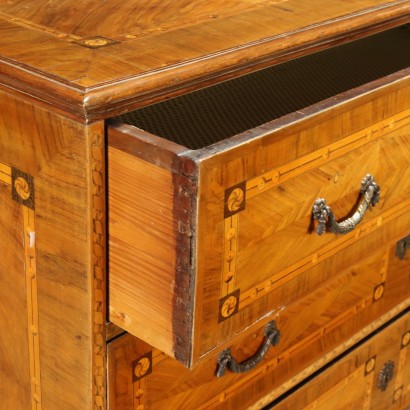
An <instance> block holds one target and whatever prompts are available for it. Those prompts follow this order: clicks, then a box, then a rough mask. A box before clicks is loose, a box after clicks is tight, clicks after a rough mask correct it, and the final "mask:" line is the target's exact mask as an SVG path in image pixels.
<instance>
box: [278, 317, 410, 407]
mask: <svg viewBox="0 0 410 410" xmlns="http://www.w3.org/2000/svg"><path fill="white" fill-rule="evenodd" d="M409 368H410V313H409V312H408V313H407V315H405V316H404V317H401V318H400V319H398V320H397V321H396V322H394V323H392V324H391V325H390V326H388V327H386V328H385V329H384V330H383V331H382V332H381V333H379V334H377V335H375V336H374V337H372V338H371V339H370V340H369V341H367V342H366V343H365V344H364V345H361V346H360V347H358V348H356V349H355V350H353V352H351V353H349V354H348V355H347V356H346V357H344V358H342V359H340V360H339V361H337V362H336V363H334V364H333V365H332V366H331V367H330V368H328V369H326V370H325V371H323V372H321V373H320V374H319V375H318V376H316V377H315V378H314V379H313V380H312V381H309V382H308V383H307V384H306V385H305V386H303V387H301V388H300V389H298V390H297V391H296V392H295V393H294V394H292V395H291V396H289V397H288V398H286V399H285V400H283V401H280V402H279V403H277V404H276V405H274V406H273V408H275V409H277V410H285V409H289V410H298V409H305V410H307V409H313V408H314V409H323V410H326V409H380V410H383V409H403V408H406V406H408V405H410V372H409V370H408V369H409Z"/></svg>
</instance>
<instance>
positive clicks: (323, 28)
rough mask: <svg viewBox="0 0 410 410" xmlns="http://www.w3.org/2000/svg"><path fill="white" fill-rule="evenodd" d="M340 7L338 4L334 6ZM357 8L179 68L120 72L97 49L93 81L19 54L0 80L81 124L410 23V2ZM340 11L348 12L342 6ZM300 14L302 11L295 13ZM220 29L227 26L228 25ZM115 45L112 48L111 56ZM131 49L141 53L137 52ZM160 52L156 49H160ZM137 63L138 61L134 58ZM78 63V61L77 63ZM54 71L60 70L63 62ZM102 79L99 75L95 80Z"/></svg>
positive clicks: (4, 63) (3, 61)
mask: <svg viewBox="0 0 410 410" xmlns="http://www.w3.org/2000/svg"><path fill="white" fill-rule="evenodd" d="M318 1H319V2H321V1H323V6H324V7H325V3H324V0H318ZM292 2H293V3H292ZM296 3H297V2H296V0H289V2H286V3H285V4H286V5H287V6H289V5H291V4H296ZM342 3H343V2H337V3H336V2H335V5H336V4H342ZM356 3H358V5H355V6H354V7H355V8H356V9H355V10H354V11H352V12H351V13H347V14H343V13H341V14H339V15H333V16H332V18H329V19H327V20H323V21H313V20H312V21H310V24H309V20H308V19H307V20H306V23H307V24H306V25H305V26H297V27H296V26H295V27H294V28H293V29H290V30H284V31H282V32H279V33H275V34H272V35H269V34H270V33H269V32H266V35H264V36H263V37H261V38H258V39H257V40H253V41H249V42H247V41H245V42H243V41H241V39H239V40H238V42H237V43H236V44H234V43H232V42H231V43H229V42H226V44H225V45H226V48H224V47H222V48H220V49H218V48H217V47H215V49H214V50H210V51H207V52H204V53H199V54H198V53H190V52H185V50H184V53H185V54H184V55H186V57H184V58H183V59H181V60H180V61H178V62H176V63H170V64H165V65H164V64H163V62H161V60H160V59H158V64H157V65H156V66H155V64H154V65H153V66H152V67H151V68H149V69H143V70H139V71H138V70H135V71H134V72H133V71H132V70H131V71H129V70H128V71H127V70H125V69H124V70H122V71H121V67H120V68H115V67H114V66H112V67H107V68H106V67H104V63H106V61H107V58H108V57H107V55H103V54H102V53H100V54H98V50H89V51H87V53H88V54H84V55H87V56H88V58H90V65H91V64H94V65H95V67H96V68H95V70H94V71H95V72H97V73H98V74H101V72H102V71H103V70H104V68H106V69H107V72H109V74H110V75H108V74H107V76H106V77H103V76H102V75H100V77H99V78H98V79H96V80H95V79H92V78H91V77H90V76H89V77H87V75H88V74H87V75H85V76H83V77H81V78H74V79H73V78H70V76H69V75H68V74H67V75H66V73H65V72H64V71H62V69H60V71H58V70H56V69H54V68H53V67H51V68H49V69H47V70H46V69H44V68H41V67H37V66H36V64H37V60H36V59H35V58H34V57H33V55H32V54H30V53H29V52H26V53H21V55H19V56H18V59H17V58H16V57H15V56H7V55H6V54H5V53H3V56H2V57H1V58H0V82H1V83H2V84H3V85H4V86H5V87H7V88H9V89H11V90H14V91H15V92H18V93H23V94H25V95H28V96H30V97H33V98H35V99H37V100H40V101H41V102H42V103H46V104H50V105H52V106H54V107H56V109H57V110H60V111H62V112H65V113H67V115H69V116H71V117H75V118H76V119H77V120H79V121H81V122H85V123H89V122H93V121H97V120H101V119H105V118H108V117H112V116H115V115H118V114H120V113H123V112H126V111H129V110H132V109H135V108H138V107H140V106H143V105H147V104H151V103H154V102H157V101H160V100H162V99H165V98H169V97H172V96H176V95H179V94H181V93H186V92H189V91H192V90H194V89H196V88H199V87H204V86H209V85H212V84H214V83H217V82H220V81H223V80H226V79H229V78H232V77H234V76H238V75H243V74H246V73H248V72H251V71H254V70H256V69H261V68H264V67H266V66H268V65H272V64H276V63H279V62H283V61H285V60H288V59H290V58H294V57H296V56H301V55H304V54H307V53H311V52H314V51H317V50H320V49H323V48H325V47H328V46H329V45H336V44H340V43H343V42H346V41H350V40H353V39H357V38H360V37H363V36H366V35H369V34H373V33H376V32H379V31H382V30H384V29H387V28H391V27H394V26H398V25H400V24H404V23H406V22H409V21H410V2H409V1H408V0H397V1H393V2H388V3H386V2H377V1H375V2H374V3H378V4H376V5H374V6H372V7H367V8H366V7H365V8H363V7H361V6H360V5H363V4H365V3H366V1H365V0H358V1H357V2H356ZM367 3H369V2H367ZM294 7H296V6H294ZM335 7H336V6H335ZM339 7H340V10H343V7H342V6H339ZM352 7H353V6H352ZM278 9H279V7H278ZM295 10H296V12H297V8H295ZM295 10H293V11H295ZM299 17H300V16H299ZM221 24H222V26H221V27H222V28H223V27H224V26H223V24H224V20H222V22H221ZM238 24H239V23H238ZM175 33H177V34H175ZM31 34H32V33H31V31H30V30H27V33H25V35H26V36H27V38H28V36H30V35H31ZM177 35H178V30H177V31H175V32H174V37H175V36H177ZM158 39H159V37H158ZM60 45H61V44H60V42H58V41H55V42H54V43H52V42H50V45H49V46H48V48H47V50H46V51H45V52H47V53H54V54H56V58H57V59H58V58H61V59H62V60H64V58H62V57H61V56H59V55H58V51H59V49H58V47H59V46H60ZM115 46H116V45H113V46H112V47H113V48H112V50H114V51H115ZM67 47H70V48H69V49H68V48H67ZM67 47H66V49H65V53H66V56H68V57H67V58H69V56H70V55H71V54H70V53H72V54H73V55H74V57H75V58H80V57H78V55H77V54H78V53H77V54H76V52H77V48H78V47H80V46H76V45H73V44H72V43H70V45H69V46H67ZM76 47H77V48H76ZM188 48H189V47H188ZM10 49H11V48H10ZM108 49H109V47H107V50H108ZM133 50H134V51H135V50H138V47H137V48H135V47H134V49H133ZM181 50H182V49H181ZM69 51H70V52H69ZM114 51H113V52H112V54H113V55H115V53H114ZM162 51H163V50H162V49H161V47H159V50H158V52H162ZM79 53H80V52H79ZM81 53H84V50H81ZM124 53H125V54H126V53H128V57H127V58H128V59H129V60H130V59H131V58H132V57H130V56H129V53H130V50H125V51H124ZM125 54H124V55H125ZM81 55H82V54H81ZM66 56H64V55H63V57H66ZM40 57H44V58H45V56H40ZM74 57H73V58H74ZM100 57H101V58H100ZM109 57H110V56H109ZM156 57H158V58H159V57H160V56H159V55H158V56H156ZM110 58H111V57H110ZM121 58H122V60H121V61H120V63H121V62H124V61H125V60H124V59H125V57H124V56H121ZM133 58H134V60H135V55H134V56H133ZM130 61H131V60H130ZM110 62H112V61H111V60H110ZM75 63H76V61H74V60H73V64H75ZM61 64H62V63H61ZM119 65H121V64H119ZM57 66H58V67H59V65H58V64H57V65H56V67H57ZM137 71H138V72H137ZM97 77H98V75H96V74H95V78H97Z"/></svg>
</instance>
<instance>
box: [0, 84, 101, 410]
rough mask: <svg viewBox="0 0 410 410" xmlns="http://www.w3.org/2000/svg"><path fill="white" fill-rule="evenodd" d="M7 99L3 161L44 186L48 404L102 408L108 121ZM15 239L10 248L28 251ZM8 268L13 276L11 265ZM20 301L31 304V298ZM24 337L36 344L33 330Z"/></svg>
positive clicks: (40, 210) (41, 298) (42, 297)
mask: <svg viewBox="0 0 410 410" xmlns="http://www.w3.org/2000/svg"><path fill="white" fill-rule="evenodd" d="M0 105H1V114H0V132H1V135H2V138H1V142H0V160H1V161H2V162H3V163H6V164H10V165H11V166H12V167H15V168H18V169H19V170H20V171H22V172H25V173H27V174H29V175H31V176H32V177H33V180H34V186H35V218H36V219H35V256H36V262H37V263H36V277H37V283H36V285H37V295H38V323H39V329H38V334H39V340H40V343H39V352H38V353H36V355H37V354H38V355H39V362H40V375H41V400H42V406H43V408H65V409H79V408H83V407H84V406H86V407H87V408H96V409H99V408H102V407H103V406H104V401H105V387H104V386H105V367H104V363H105V359H104V357H105V347H104V344H105V331H104V326H105V323H104V322H105V287H104V286H105V285H104V286H103V284H105V271H104V268H105V267H104V263H105V257H104V252H105V251H104V240H103V239H104V237H105V232H104V222H103V221H101V218H102V217H103V216H104V203H105V200H104V189H103V187H104V180H103V176H102V174H101V172H103V171H104V162H103V142H104V141H103V126H102V124H101V123H96V124H95V125H93V126H90V127H84V126H83V125H81V124H78V123H76V122H74V121H71V120H69V119H67V118H64V117H61V116H59V115H56V114H55V113H52V112H47V111H45V110H43V109H42V108H40V107H37V106H33V105H32V104H30V102H28V101H26V100H23V99H19V98H15V97H13V96H12V95H10V94H6V93H4V92H3V91H2V92H1V98H0ZM96 136H98V138H97V137H96ZM98 172H100V174H98ZM2 174H3V175H6V174H5V173H4V172H3V171H2ZM1 183H2V184H3V182H1ZM19 206H21V205H20V204H19ZM11 209H13V207H11ZM2 215H3V211H2ZM12 220H13V219H11V221H12ZM17 225H18V223H17ZM21 229H23V228H21ZM7 238H8V236H7ZM20 238H23V233H22V234H21V236H20ZM9 242H10V245H8V242H4V243H2V249H7V250H8V252H12V249H14V248H15V249H16V250H18V249H20V248H19V246H18V244H16V243H14V242H13V241H12V240H11V239H10V240H9ZM28 243H29V242H28ZM13 252H14V251H13ZM20 257H21V258H23V257H24V250H22V253H21V256H20ZM10 263H12V264H16V262H12V261H10ZM13 269H17V268H13ZM1 271H2V275H5V274H6V272H7V269H6V268H5V266H3V267H2V269H1ZM23 272H24V271H23ZM7 278H8V276H6V277H2V280H1V282H2V286H1V287H2V288H4V289H6V288H7V287H4V286H6V284H7V283H8V281H9V280H10V278H9V279H7ZM15 280H16V281H18V275H16V278H15ZM17 288H18V283H16V289H17ZM16 292H17V290H16ZM10 293H11V292H10ZM10 297H11V296H10ZM21 300H22V301H23V300H24V303H27V302H26V301H27V299H26V295H24V298H23V297H22V298H21ZM21 303H22V302H16V303H15V306H16V309H15V310H13V309H11V310H12V311H13V312H14V311H16V312H18V311H19V307H18V306H19V304H21ZM33 303H34V300H33ZM11 305H12V304H10V306H11ZM13 305H14V302H13ZM10 306H9V307H8V309H10ZM1 317H2V318H3V317H5V316H4V315H3V314H2V315H1ZM22 318H26V321H27V314H25V315H22ZM16 323H17V322H16ZM17 328H18V329H20V328H21V329H23V330H26V329H27V325H24V326H20V324H19V325H18V326H17V324H16V329H17ZM16 340H24V344H25V346H26V348H27V349H28V345H27V340H28V339H27V337H25V338H22V337H16ZM16 343H17V342H16ZM24 354H25V353H24V349H23V348H22V353H21V355H22V357H23V358H21V359H20V360H21V363H26V364H27V366H29V361H28V360H25V359H24ZM27 369H29V367H27ZM22 380H24V378H23V379H22ZM79 381H81V382H80V383H79ZM2 386H3V384H2ZM73 386H76V388H75V389H73ZM28 391H30V389H29V388H28ZM17 396H21V397H22V398H24V394H17V393H16V394H14V393H13V394H12V397H13V399H14V397H17ZM94 406H95V407H94ZM0 407H1V406H0ZM11 408H14V406H11ZM17 408H27V406H25V405H24V406H22V407H21V406H17Z"/></svg>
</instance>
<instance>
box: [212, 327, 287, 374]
mask: <svg viewBox="0 0 410 410" xmlns="http://www.w3.org/2000/svg"><path fill="white" fill-rule="evenodd" d="M279 341H280V332H279V330H278V328H277V327H276V323H275V321H271V322H269V323H268V324H267V325H266V328H265V340H264V341H263V342H262V344H261V345H260V346H259V349H258V350H257V352H256V353H255V354H254V355H253V356H252V357H250V358H249V359H246V360H244V361H243V362H241V363H238V362H237V361H236V359H235V358H234V357H233V356H232V353H231V349H225V350H224V351H222V352H221V353H220V354H219V357H218V367H217V369H216V376H217V377H222V376H223V375H224V374H225V370H226V369H229V370H230V371H231V372H234V373H244V372H247V371H248V370H252V369H253V368H254V367H255V366H256V365H257V364H258V363H260V362H261V361H262V359H263V358H264V357H265V355H266V353H267V352H268V350H269V348H270V347H271V346H272V345H273V346H276V345H277V344H278V343H279Z"/></svg>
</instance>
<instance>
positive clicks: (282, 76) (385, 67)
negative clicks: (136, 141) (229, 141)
mask: <svg viewBox="0 0 410 410" xmlns="http://www.w3.org/2000/svg"><path fill="white" fill-rule="evenodd" d="M409 66H410V25H406V26H403V27H399V28H395V29H392V30H389V31H387V32H384V33H380V34H376V35H373V36H371V37H368V38H364V39H361V40H357V41H354V42H351V43H347V44H344V45H341V46H337V47H334V48H330V49H327V50H325V51H321V52H318V53H315V54H312V55H309V56H305V57H301V58H298V59H295V60H291V61H288V62H285V63H282V64H278V65H276V66H273V67H269V68H267V69H264V70H261V71H258V72H255V73H252V74H248V75H245V76H243V77H238V78H235V79H233V80H229V81H226V82H223V83H220V84H217V85H214V86H211V87H208V88H205V89H202V90H199V91H195V92H192V93H189V94H185V95H182V96H180V97H176V98H173V99H170V100H167V101H164V102H161V103H157V104H154V105H151V106H147V107H144V108H141V109H138V110H136V111H132V112H129V113H126V114H123V115H121V116H119V117H118V119H119V120H120V121H121V122H123V123H126V124H131V125H134V126H136V127H138V128H141V129H143V130H146V131H148V132H150V133H152V134H156V135H159V136H160V137H163V138H166V139H168V140H171V141H174V142H176V143H178V144H181V145H184V146H186V147H188V148H190V149H198V148H202V147H205V146H208V145H211V144H213V143H215V142H217V141H220V140H223V139H225V138H227V137H230V136H233V135H235V134H238V133H240V132H243V131H246V130H248V129H251V128H255V127H257V126H259V125H262V124H264V123H266V122H268V121H271V120H274V119H276V118H279V117H281V116H283V115H285V114H289V113H291V112H293V111H296V110H300V109H302V108H304V107H307V106H309V105H311V104H314V103H316V102H319V101H321V100H324V99H326V98H329V97H331V96H334V95H336V94H339V93H341V92H343V91H347V90H349V89H351V88H354V87H357V86H360V85H362V84H365V83H367V82H370V81H373V80H376V79H378V78H381V77H383V76H386V75H388V74H392V73H394V72H396V71H399V70H401V69H403V68H406V67H409Z"/></svg>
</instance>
